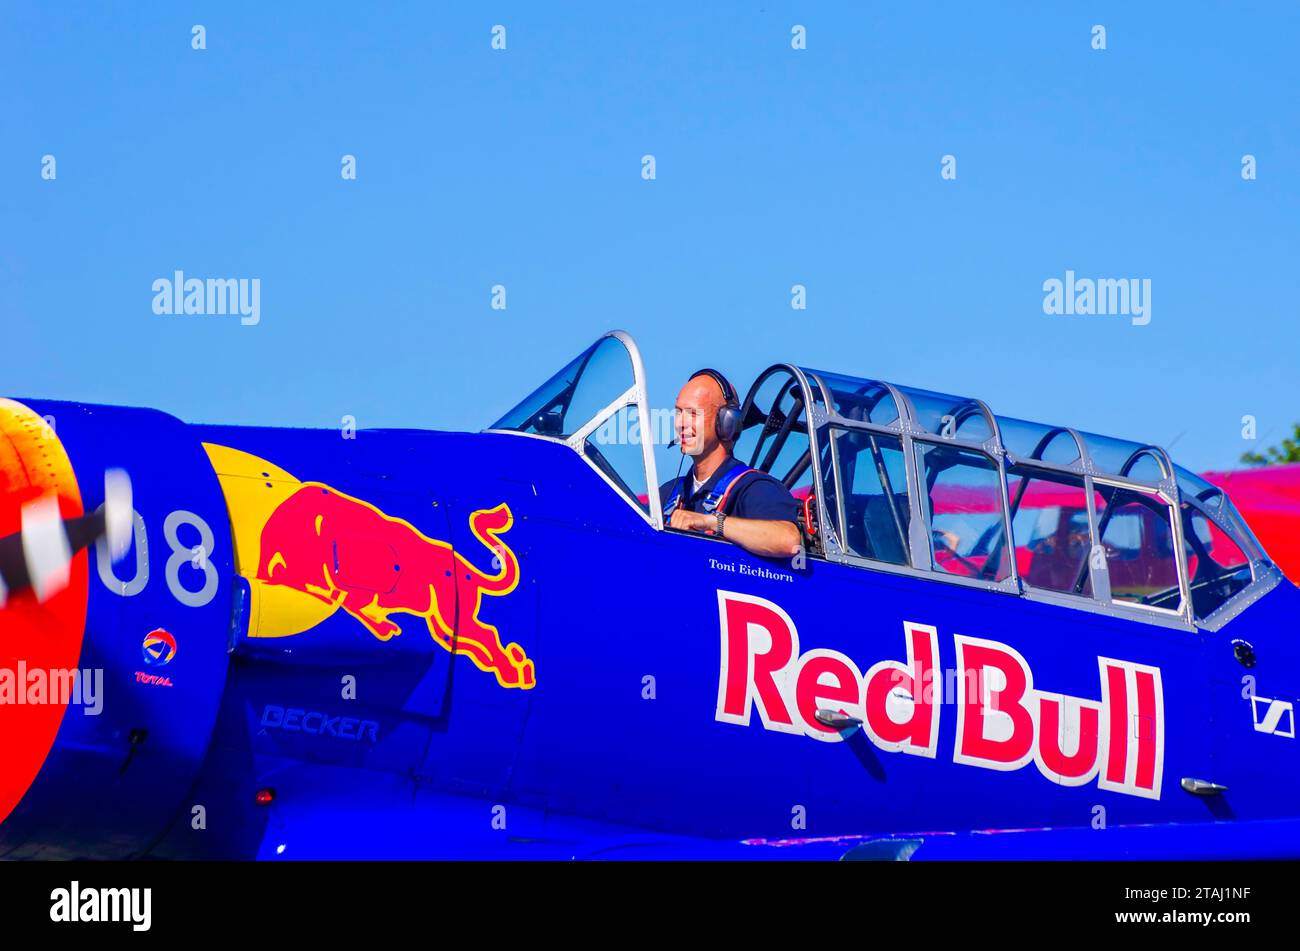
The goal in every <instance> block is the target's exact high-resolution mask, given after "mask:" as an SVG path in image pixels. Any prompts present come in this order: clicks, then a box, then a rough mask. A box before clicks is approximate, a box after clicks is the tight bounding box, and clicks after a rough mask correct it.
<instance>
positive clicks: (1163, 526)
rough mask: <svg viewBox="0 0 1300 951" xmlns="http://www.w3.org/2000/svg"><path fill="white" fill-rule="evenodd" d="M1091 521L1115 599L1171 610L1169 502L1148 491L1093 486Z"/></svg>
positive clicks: (1174, 598)
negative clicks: (1094, 504) (1095, 503)
mask: <svg viewBox="0 0 1300 951" xmlns="http://www.w3.org/2000/svg"><path fill="white" fill-rule="evenodd" d="M1097 500H1098V502H1099V503H1100V504H1099V506H1098V510H1097V527H1098V529H1099V531H1100V535H1101V544H1102V548H1103V549H1105V555H1106V573H1107V575H1108V577H1109V580H1110V595H1111V597H1112V598H1113V599H1114V600H1116V601H1126V602H1128V603H1130V604H1140V605H1145V606H1147V607H1156V608H1163V609H1165V610H1169V611H1177V610H1178V609H1179V607H1180V606H1181V604H1182V590H1181V588H1180V587H1179V581H1178V561H1177V559H1176V557H1175V555H1174V541H1173V539H1174V536H1173V524H1172V522H1171V521H1170V512H1169V506H1168V504H1166V503H1165V501H1164V500H1163V499H1161V498H1160V497H1159V496H1158V495H1156V494H1155V493H1153V492H1141V491H1137V490H1134V489H1127V488H1121V487H1119V486H1112V485H1099V486H1097Z"/></svg>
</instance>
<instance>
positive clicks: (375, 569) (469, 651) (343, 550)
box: [256, 482, 536, 690]
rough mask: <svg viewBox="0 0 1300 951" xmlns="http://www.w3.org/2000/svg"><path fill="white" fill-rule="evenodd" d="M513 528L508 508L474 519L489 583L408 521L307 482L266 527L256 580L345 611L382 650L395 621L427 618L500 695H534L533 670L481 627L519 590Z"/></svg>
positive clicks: (519, 652) (514, 648) (516, 649)
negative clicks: (486, 605)
mask: <svg viewBox="0 0 1300 951" xmlns="http://www.w3.org/2000/svg"><path fill="white" fill-rule="evenodd" d="M513 521H514V518H513V516H512V515H511V513H510V508H509V506H507V505H505V504H502V505H498V506H497V507H496V508H493V509H485V510H479V511H476V512H474V513H472V514H471V515H470V517H469V524H470V530H471V531H472V532H473V533H474V537H475V538H477V539H478V540H479V541H480V542H482V543H483V545H484V546H485V547H486V548H487V549H488V550H489V551H490V552H491V553H492V555H493V558H492V566H493V568H494V571H493V573H491V574H488V573H486V572H484V571H481V570H480V569H479V568H478V567H476V566H475V565H474V564H472V563H471V562H469V561H467V560H466V559H465V558H464V557H462V556H461V555H460V553H458V552H455V551H453V550H452V547H451V545H450V544H449V543H447V542H444V541H439V540H437V539H434V538H429V537H428V536H426V535H424V534H423V533H422V532H420V531H419V530H418V529H417V528H415V527H414V526H413V525H411V524H410V523H409V522H406V521H403V520H402V519H399V518H393V517H392V516H389V515H386V514H384V513H383V512H381V511H380V510H379V509H377V508H376V507H375V506H373V505H371V504H370V503H368V502H363V501H361V500H360V499H356V498H353V497H352V496H350V495H347V494H345V493H343V492H340V491H338V490H337V489H335V488H332V487H330V486H328V485H325V484H323V483H320V482H304V483H301V484H300V485H299V487H298V488H297V489H296V490H295V491H294V492H293V493H292V494H291V495H289V497H288V498H286V499H285V500H284V501H283V502H281V503H280V504H279V505H277V506H276V507H275V509H274V511H272V512H271V515H270V517H269V518H268V519H267V521H266V524H265V525H264V526H263V527H262V531H261V538H260V554H259V558H258V564H257V574H256V578H257V580H259V581H261V582H263V583H265V584H269V585H280V586H285V587H288V588H292V589H294V590H296V591H300V592H303V593H305V594H309V595H311V596H312V597H314V598H316V599H318V600H319V601H321V602H324V603H325V604H327V605H330V606H331V607H333V608H335V609H339V608H341V609H342V610H344V611H346V612H347V613H348V614H350V615H351V616H352V617H354V618H356V619H357V621H359V622H360V623H361V624H363V625H364V626H365V628H366V630H368V631H369V632H370V633H371V634H373V635H374V636H375V637H376V638H378V639H379V640H381V641H386V640H388V639H390V638H392V637H394V636H395V635H397V634H400V633H401V628H400V627H399V626H398V624H397V623H396V622H395V621H393V620H392V619H391V617H390V615H393V614H412V615H416V616H417V617H421V618H424V620H425V623H426V624H427V626H428V629H429V633H430V634H431V635H432V636H433V639H434V640H435V641H437V642H438V643H439V644H441V645H442V646H443V647H444V648H446V649H447V650H448V651H451V652H452V653H453V654H464V655H465V656H467V657H468V658H469V659H470V660H472V661H473V662H474V665H475V666H476V667H478V668H479V670H482V671H487V672H490V673H492V674H494V675H495V676H496V678H497V682H498V683H500V684H501V686H503V687H518V688H521V689H524V690H527V689H529V688H531V687H532V686H533V685H534V684H535V683H536V680H535V676H534V672H533V662H532V661H531V660H529V658H528V656H527V655H526V654H525V653H524V649H523V648H522V647H520V646H519V645H518V644H515V643H508V644H502V642H501V637H500V635H499V633H498V632H497V629H496V628H495V627H494V626H493V625H491V624H488V623H486V622H484V621H482V620H481V619H480V618H479V611H480V609H481V608H482V605H483V598H484V597H485V596H486V597H500V596H502V595H506V594H509V593H510V592H511V591H513V590H514V589H515V586H516V585H517V584H518V583H519V560H518V558H517V557H516V556H515V553H514V552H513V551H511V550H510V547H509V546H508V545H506V544H505V542H503V541H501V538H500V536H501V535H502V534H504V533H505V532H506V531H508V530H509V529H510V526H511V524H512V523H513Z"/></svg>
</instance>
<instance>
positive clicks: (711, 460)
mask: <svg viewBox="0 0 1300 951" xmlns="http://www.w3.org/2000/svg"><path fill="white" fill-rule="evenodd" d="M675 424H676V430H677V441H678V443H680V445H681V447H682V454H683V455H685V456H690V457H691V459H692V460H693V463H692V465H691V469H690V471H689V472H687V473H686V474H685V475H683V476H682V477H681V478H680V479H674V480H672V481H669V482H665V483H664V484H663V485H662V486H660V487H659V498H660V499H662V500H663V502H664V521H665V523H666V524H667V525H669V526H670V527H672V528H678V529H683V530H685V531H692V532H701V533H703V534H706V535H716V536H718V537H720V538H725V539H727V540H728V541H732V542H735V543H736V544H737V545H739V546H740V547H741V548H744V549H745V550H746V551H750V552H753V553H754V554H756V555H763V556H765V557H768V558H788V557H792V556H793V555H796V554H798V553H799V551H800V550H801V549H802V547H803V543H802V539H801V538H800V536H799V504H798V503H797V502H796V501H795V499H794V496H792V495H791V494H790V491H789V489H787V488H786V487H785V486H784V485H782V484H781V482H780V481H779V480H777V479H775V478H773V477H772V476H770V475H768V474H767V473H765V472H759V471H758V470H757V469H750V468H749V467H748V466H746V465H745V464H744V463H742V462H738V461H737V460H736V458H735V456H733V455H732V454H731V449H732V446H733V445H734V444H735V441H736V437H737V436H739V435H740V428H741V427H740V424H741V420H740V400H739V399H738V398H737V396H736V391H735V389H734V388H733V387H732V385H731V383H730V382H728V380H727V378H726V377H724V376H723V375H722V374H721V373H719V372H718V371H717V370H712V369H708V368H707V367H706V368H705V369H703V370H697V371H696V372H695V373H693V374H691V377H690V379H689V380H687V381H686V385H685V386H683V387H682V391H681V392H680V393H678V394H677V412H676V418H675Z"/></svg>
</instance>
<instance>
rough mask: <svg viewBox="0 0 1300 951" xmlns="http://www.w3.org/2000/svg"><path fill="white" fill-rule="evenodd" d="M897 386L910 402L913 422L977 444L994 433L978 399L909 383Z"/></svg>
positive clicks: (937, 433) (942, 434) (947, 437)
mask: <svg viewBox="0 0 1300 951" xmlns="http://www.w3.org/2000/svg"><path fill="white" fill-rule="evenodd" d="M897 389H898V391H899V392H900V393H902V394H903V396H904V397H905V398H906V399H907V401H908V403H909V404H910V407H911V415H912V421H913V422H914V423H916V424H917V425H918V426H920V427H921V428H922V429H924V430H925V431H926V432H928V433H933V434H934V435H936V436H942V437H943V438H945V439H960V440H963V441H967V442H976V443H982V442H984V441H985V440H986V439H988V438H989V437H990V436H992V435H993V430H992V428H991V427H990V426H989V421H988V419H987V417H986V416H985V415H984V410H983V408H982V407H981V406H980V404H979V402H978V401H976V400H972V399H968V398H966V397H962V396H949V395H947V394H946V393H932V392H930V391H929V390H917V389H913V388H911V387H907V386H900V387H898V388H897Z"/></svg>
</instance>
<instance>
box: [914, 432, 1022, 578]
mask: <svg viewBox="0 0 1300 951" xmlns="http://www.w3.org/2000/svg"><path fill="white" fill-rule="evenodd" d="M917 456H918V459H919V461H920V463H921V467H920V468H921V473H922V476H923V478H924V485H925V486H926V491H927V495H928V498H927V503H928V506H929V510H930V555H931V567H932V568H933V569H934V570H935V571H941V572H946V573H948V574H953V575H961V576H964V577H969V578H977V579H980V580H985V581H1001V580H1002V579H1003V578H1005V577H1007V575H1008V574H1009V573H1010V570H1011V569H1010V558H1009V557H1008V555H1007V547H1006V544H1005V542H1004V538H1005V533H1004V531H1003V519H1002V511H1003V500H1002V481H1001V479H1000V477H999V475H998V466H997V464H996V463H995V462H994V461H993V460H992V459H990V458H989V457H988V456H986V455H984V454H983V453H982V452H974V451H972V450H967V449H957V448H955V447H951V446H943V445H936V444H933V443H919V444H918V445H917Z"/></svg>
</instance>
